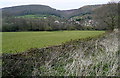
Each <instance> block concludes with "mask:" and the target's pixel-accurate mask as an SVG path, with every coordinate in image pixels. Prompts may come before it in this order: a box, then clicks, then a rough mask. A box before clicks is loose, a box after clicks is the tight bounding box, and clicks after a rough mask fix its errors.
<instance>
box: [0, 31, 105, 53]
mask: <svg viewBox="0 0 120 78" xmlns="http://www.w3.org/2000/svg"><path fill="white" fill-rule="evenodd" d="M102 33H105V31H52V32H46V31H41V32H3V33H2V52H3V53H16V52H22V51H25V50H28V49H30V48H43V47H47V46H52V45H59V44H61V43H64V42H66V41H69V40H71V39H73V40H74V39H81V38H87V37H91V36H92V37H94V36H96V35H100V34H102Z"/></svg>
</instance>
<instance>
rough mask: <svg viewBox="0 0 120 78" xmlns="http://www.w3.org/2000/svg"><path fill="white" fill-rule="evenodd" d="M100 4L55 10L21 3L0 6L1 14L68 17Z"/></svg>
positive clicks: (89, 11)
mask: <svg viewBox="0 0 120 78" xmlns="http://www.w3.org/2000/svg"><path fill="white" fill-rule="evenodd" d="M100 6H101V5H88V6H83V7H81V8H79V9H72V10H56V9H54V8H51V7H49V6H46V5H21V6H14V7H6V8H2V12H3V16H23V15H36V14H43V15H45V14H47V15H55V16H59V17H65V18H70V17H73V16H77V15H82V14H87V13H88V14H90V13H92V11H93V10H94V9H96V8H98V7H100Z"/></svg>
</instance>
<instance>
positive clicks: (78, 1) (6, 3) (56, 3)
mask: <svg viewBox="0 0 120 78" xmlns="http://www.w3.org/2000/svg"><path fill="white" fill-rule="evenodd" d="M110 1H113V0H69V1H64V0H52V1H50V0H40V1H39V0H35V1H33V0H25V1H17V0H14V1H13V0H1V1H0V8H5V7H12V6H19V5H31V4H37V5H47V6H50V7H52V8H55V9H57V10H69V9H77V8H80V7H82V6H85V5H95V4H107V3H108V2H110ZM116 1H117V0H116Z"/></svg>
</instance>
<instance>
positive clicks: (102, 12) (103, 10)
mask: <svg viewBox="0 0 120 78" xmlns="http://www.w3.org/2000/svg"><path fill="white" fill-rule="evenodd" d="M94 17H95V19H96V20H97V22H98V24H99V25H101V26H102V27H105V26H106V27H107V29H110V30H113V29H114V28H116V27H117V26H118V4H117V3H114V2H111V3H108V4H105V5H102V6H101V7H100V8H98V9H96V10H95V14H94Z"/></svg>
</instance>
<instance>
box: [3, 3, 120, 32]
mask: <svg viewBox="0 0 120 78" xmlns="http://www.w3.org/2000/svg"><path fill="white" fill-rule="evenodd" d="M118 5H119V3H108V4H103V5H102V6H100V5H99V8H94V7H93V9H92V12H91V13H88V11H86V12H87V13H84V14H82V16H81V17H83V16H85V19H78V18H77V19H76V20H75V21H69V19H65V18H60V17H59V16H58V17H59V18H60V19H58V18H55V17H52V16H48V17H47V18H46V19H44V18H21V17H17V16H12V15H10V16H9V14H8V15H7V14H3V22H2V24H3V25H2V31H3V32H6V31H7V32H11V31H57V30H103V29H107V30H109V29H110V30H113V29H114V28H117V27H118V17H119V14H118V11H119V9H118V8H119V7H118ZM29 7H31V8H32V6H29ZM41 7H42V6H41ZM17 8H19V7H17ZM46 8H47V9H48V7H46ZM86 8H87V7H86ZM34 9H35V6H34ZM90 10H91V8H90ZM35 11H36V10H35ZM55 11H56V10H55ZM71 11H73V10H71ZM30 12H32V11H30ZM41 12H42V11H41ZM49 12H51V11H49ZM56 12H57V11H56ZM64 12H69V11H64ZM89 12H90V11H89ZM5 15H6V16H5ZM86 16H87V19H86ZM88 17H89V18H88ZM73 18H74V17H73ZM86 20H94V21H96V23H95V24H97V26H84V25H82V23H84V22H85V21H86ZM55 21H56V22H55ZM76 21H78V22H79V23H80V24H78V23H76Z"/></svg>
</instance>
